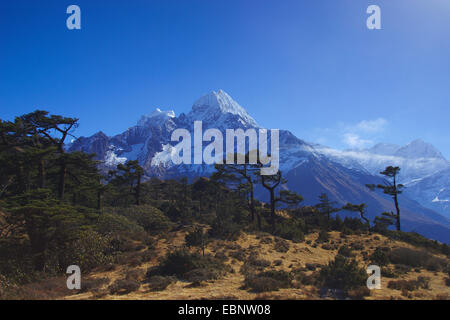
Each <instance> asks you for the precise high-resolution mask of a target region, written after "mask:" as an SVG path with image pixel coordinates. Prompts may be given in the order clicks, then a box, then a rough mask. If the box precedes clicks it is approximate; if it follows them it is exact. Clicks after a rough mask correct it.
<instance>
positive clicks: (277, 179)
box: [259, 170, 303, 228]
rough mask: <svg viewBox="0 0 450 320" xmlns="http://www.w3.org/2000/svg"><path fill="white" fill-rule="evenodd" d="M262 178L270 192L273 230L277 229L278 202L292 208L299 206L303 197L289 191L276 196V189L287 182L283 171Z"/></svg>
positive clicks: (263, 183)
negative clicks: (276, 212) (276, 211)
mask: <svg viewBox="0 0 450 320" xmlns="http://www.w3.org/2000/svg"><path fill="white" fill-rule="evenodd" d="M259 176H260V177H261V184H262V186H263V187H264V188H266V189H267V190H268V191H269V195H270V220H271V224H272V228H275V220H276V215H275V209H276V205H277V203H278V202H282V203H285V204H287V205H291V206H297V205H298V204H299V203H300V202H302V201H303V197H302V196H300V195H298V194H297V193H296V192H292V191H289V190H281V191H280V192H279V195H278V196H276V189H277V188H278V187H279V186H280V185H282V184H284V183H286V182H287V180H286V179H284V178H283V176H282V173H281V171H280V170H279V171H278V172H277V173H276V174H274V175H270V176H269V175H259Z"/></svg>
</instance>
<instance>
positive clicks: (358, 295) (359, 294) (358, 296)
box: [347, 286, 370, 300]
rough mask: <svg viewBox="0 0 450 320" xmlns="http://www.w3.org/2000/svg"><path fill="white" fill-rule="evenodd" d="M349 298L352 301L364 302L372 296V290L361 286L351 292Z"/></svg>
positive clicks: (348, 294)
mask: <svg viewBox="0 0 450 320" xmlns="http://www.w3.org/2000/svg"><path fill="white" fill-rule="evenodd" d="M347 296H348V297H349V298H350V299H352V300H363V299H364V298H365V297H368V296H370V290H369V288H367V287H366V286H361V287H359V288H356V289H352V290H349V291H348V293H347Z"/></svg>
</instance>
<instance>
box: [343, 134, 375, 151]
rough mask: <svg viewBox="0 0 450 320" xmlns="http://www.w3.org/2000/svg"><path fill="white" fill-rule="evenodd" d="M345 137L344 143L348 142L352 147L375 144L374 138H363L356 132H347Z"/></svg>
mask: <svg viewBox="0 0 450 320" xmlns="http://www.w3.org/2000/svg"><path fill="white" fill-rule="evenodd" d="M343 139H344V143H345V144H347V145H348V146H349V147H350V148H358V149H359V148H363V147H367V146H368V145H371V144H373V141H372V140H366V139H362V138H361V137H360V136H359V135H358V134H356V133H345V134H344V137H343Z"/></svg>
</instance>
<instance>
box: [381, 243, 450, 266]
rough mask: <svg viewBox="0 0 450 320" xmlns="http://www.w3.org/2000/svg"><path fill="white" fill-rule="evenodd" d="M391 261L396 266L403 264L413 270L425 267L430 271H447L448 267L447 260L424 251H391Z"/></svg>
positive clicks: (402, 249)
mask: <svg viewBox="0 0 450 320" xmlns="http://www.w3.org/2000/svg"><path fill="white" fill-rule="evenodd" d="M389 259H390V261H391V262H392V263H395V264H403V265H407V266H410V267H413V268H415V267H423V268H426V269H427V270H430V271H441V270H445V268H446V266H447V265H448V264H447V261H446V260H445V259H441V258H438V257H435V256H432V255H431V254H429V253H428V252H427V251H425V250H423V249H422V250H415V249H410V248H403V247H402V248H396V249H394V250H392V251H391V253H390V255H389Z"/></svg>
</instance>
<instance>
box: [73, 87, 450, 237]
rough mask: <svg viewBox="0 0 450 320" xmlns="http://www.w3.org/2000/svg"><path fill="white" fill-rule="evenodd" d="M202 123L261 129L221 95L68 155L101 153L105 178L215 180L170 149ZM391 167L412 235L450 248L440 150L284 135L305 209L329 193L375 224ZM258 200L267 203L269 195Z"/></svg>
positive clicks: (291, 176) (286, 162) (449, 190)
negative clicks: (125, 166)
mask: <svg viewBox="0 0 450 320" xmlns="http://www.w3.org/2000/svg"><path fill="white" fill-rule="evenodd" d="M195 120H201V121H202V122H203V128H204V130H206V129H208V128H217V129H219V130H220V131H222V132H223V133H225V130H226V129H237V128H242V129H248V128H260V126H259V125H258V124H257V122H256V121H255V120H254V119H253V118H252V117H251V116H250V115H249V114H248V112H247V111H246V110H245V109H244V108H242V107H241V106H240V105H239V104H238V103H237V102H235V101H234V100H233V99H232V98H231V97H230V96H229V95H228V94H227V93H226V92H224V91H223V90H219V91H217V92H211V93H209V94H206V95H205V96H203V97H201V98H200V99H198V100H197V101H196V102H195V103H194V105H193V107H192V110H191V111H190V112H189V113H188V114H184V113H182V114H180V115H179V116H178V117H177V116H176V115H175V112H174V111H162V110H160V109H156V110H155V111H154V112H152V113H151V114H149V115H145V116H142V117H141V119H140V120H139V121H138V123H137V124H136V126H133V127H131V128H129V129H128V130H126V131H125V132H123V133H121V134H118V135H115V136H112V137H109V136H107V135H105V134H104V133H102V132H101V131H100V132H98V133H96V134H94V135H93V136H91V137H80V138H78V139H77V140H75V141H73V142H72V143H71V144H70V145H69V146H68V150H69V151H75V150H79V151H84V152H88V153H95V154H96V158H97V159H98V160H101V161H102V164H101V168H103V169H105V170H106V169H109V168H112V167H115V166H116V165H117V164H118V163H123V162H125V161H127V160H136V159H137V160H138V161H139V163H140V164H141V166H142V167H143V168H144V170H145V174H146V177H147V178H149V177H152V176H156V177H159V178H162V179H167V178H180V177H184V176H186V177H188V178H192V179H193V178H196V177H201V176H209V175H210V174H211V173H212V172H213V171H214V167H213V166H210V165H206V164H203V165H184V164H181V165H174V164H173V163H172V161H171V154H172V152H173V151H174V149H173V146H174V144H175V143H173V142H171V141H170V136H171V133H172V131H173V130H174V129H176V128H185V129H187V130H189V131H190V132H192V131H193V123H194V121H195ZM388 165H398V166H400V167H401V168H402V170H401V177H400V179H401V181H402V182H403V183H404V184H405V185H406V186H407V187H408V188H407V189H406V191H405V194H404V195H402V197H401V200H400V201H401V208H402V216H403V228H404V230H408V231H417V232H419V233H422V234H423V235H425V236H427V237H429V238H433V239H436V240H439V241H442V242H447V243H450V219H449V217H450V211H449V210H450V209H449V201H448V199H450V164H449V162H448V161H447V160H446V159H445V158H444V157H443V156H442V154H441V153H440V152H439V151H438V150H436V149H435V148H434V147H433V146H432V145H430V144H428V143H426V142H423V141H421V140H415V141H413V142H411V143H410V144H408V145H406V146H403V147H401V146H396V145H392V144H378V145H376V146H374V147H373V148H371V149H367V150H347V151H339V150H335V149H331V148H328V147H325V146H321V145H316V144H312V143H307V142H305V141H303V140H301V139H299V138H297V137H296V136H294V135H293V134H292V133H291V132H289V131H286V130H280V169H281V171H282V172H283V175H284V176H285V177H286V178H287V179H288V183H287V184H286V185H285V186H284V187H285V188H289V189H292V190H295V191H297V192H298V193H299V194H301V195H302V196H303V197H304V198H305V204H314V203H316V202H317V198H318V196H319V194H320V193H322V192H326V193H328V194H329V196H330V198H331V199H332V200H335V201H337V202H339V203H340V204H344V203H346V202H352V203H363V202H364V203H367V204H368V205H369V211H368V216H369V217H370V218H371V219H373V218H374V217H375V216H376V215H379V214H380V213H381V212H383V211H393V210H394V209H393V205H392V201H391V199H390V198H388V197H386V196H384V195H381V194H379V193H375V192H371V191H370V190H368V189H367V188H366V187H365V184H367V183H383V182H384V180H383V178H382V177H381V176H380V175H379V172H380V171H382V169H384V168H385V167H386V166H388ZM257 194H258V196H259V197H260V198H261V199H262V200H265V199H266V193H265V192H264V190H258V192H257ZM412 199H414V200H412ZM349 215H350V214H349ZM444 215H446V216H447V217H445V216H444Z"/></svg>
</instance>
